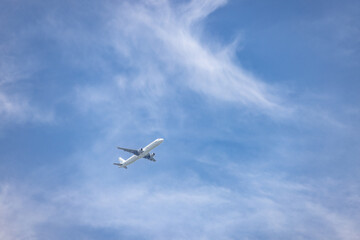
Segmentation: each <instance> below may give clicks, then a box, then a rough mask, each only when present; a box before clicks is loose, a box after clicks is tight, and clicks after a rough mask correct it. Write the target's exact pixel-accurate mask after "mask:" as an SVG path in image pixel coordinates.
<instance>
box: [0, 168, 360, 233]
mask: <svg viewBox="0 0 360 240" xmlns="http://www.w3.org/2000/svg"><path fill="white" fill-rule="evenodd" d="M128 171H129V170H128ZM121 174H122V175H124V174H126V172H125V170H124V171H123V172H121ZM221 174H222V175H223V176H225V177H229V175H228V173H227V172H223V171H222V172H221ZM130 175H131V173H130ZM113 177H114V176H112V177H109V175H104V176H103V177H102V179H101V178H100V177H99V173H97V174H96V176H95V175H93V176H89V178H88V179H87V180H85V181H81V182H78V184H76V186H75V185H73V186H71V187H70V186H67V187H66V186H63V187H61V189H58V190H57V191H51V192H49V191H46V190H43V191H42V192H36V191H33V192H31V191H29V190H26V191H24V188H18V187H17V186H12V187H11V188H9V187H7V186H4V185H2V188H1V192H0V211H1V216H2V217H1V219H0V223H1V229H2V231H0V232H1V237H2V239H41V238H40V236H47V235H46V232H47V231H49V230H48V227H49V226H51V230H50V231H52V235H56V233H57V232H59V233H60V232H62V231H63V228H62V227H64V226H67V227H69V229H70V230H69V231H70V232H69V234H71V235H72V236H76V232H74V233H72V232H71V227H76V226H82V227H83V228H87V229H97V230H99V229H107V231H111V232H113V233H114V234H117V235H119V236H121V237H125V238H131V237H135V238H139V237H140V238H142V237H146V238H156V239H169V238H172V239H184V238H186V239H219V238H221V239H233V238H234V237H235V236H236V237H237V238H242V239H258V237H257V236H264V237H265V238H270V239H288V238H294V237H297V238H298V239H309V238H311V237H314V238H317V239H345V240H352V239H357V238H358V237H359V236H360V232H359V231H358V229H357V228H356V226H357V225H358V222H359V218H358V216H357V215H347V214H346V213H344V212H339V211H338V210H335V209H332V208H331V207H329V206H331V204H327V203H326V199H331V197H332V195H333V194H332V193H331V191H329V192H328V193H327V194H325V195H321V196H320V198H318V197H316V195H314V194H313V193H314V192H321V191H319V190H321V189H327V190H330V188H329V185H328V184H326V182H321V183H318V184H317V185H316V186H310V185H307V184H305V183H294V182H289V181H286V180H285V179H284V178H282V177H279V176H274V175H271V174H264V173H260V172H259V173H251V174H249V173H245V172H243V173H240V174H238V175H237V177H238V178H237V179H236V178H233V179H232V181H233V183H234V184H233V185H232V186H221V184H219V185H217V184H216V185H215V184H209V182H207V181H203V180H201V179H200V178H199V177H198V176H196V175H193V176H191V175H184V176H183V177H182V178H181V179H179V178H174V177H173V176H171V175H169V174H162V175H158V176H152V178H149V179H148V180H146V181H145V179H139V180H134V178H129V175H127V176H125V177H121V175H120V176H119V177H118V178H117V179H116V178H113ZM99 179H101V180H99ZM130 179H132V180H130ZM110 182H112V183H113V184H109V183H110ZM165 183H166V184H165ZM342 187H344V186H342ZM345 189H347V188H345ZM346 191H348V194H349V189H347V190H346ZM352 197H353V196H352V195H351V194H350V195H344V196H343V197H342V199H343V202H344V203H345V204H346V205H347V207H348V208H350V209H351V208H352V209H353V210H356V209H357V206H356V204H357V203H356V202H353V203H351V201H350V200H351V198H352ZM337 204H341V203H337ZM83 236H84V235H83ZM87 238H89V239H92V236H91V235H89V236H88V237H87ZM94 238H96V237H94Z"/></svg>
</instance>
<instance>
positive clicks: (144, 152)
mask: <svg viewBox="0 0 360 240" xmlns="http://www.w3.org/2000/svg"><path fill="white" fill-rule="evenodd" d="M163 141H164V139H163V138H158V139H156V140H155V141H153V142H152V143H150V144H149V145H147V146H146V147H144V148H140V149H139V150H135V149H129V148H122V147H117V148H118V149H121V150H124V151H125V152H129V153H132V154H134V155H132V156H131V157H129V158H128V159H126V160H125V159H122V158H121V157H119V162H120V163H114V165H117V166H119V168H125V169H127V166H128V165H129V164H132V163H133V162H135V161H136V160H139V159H140V158H146V159H148V160H150V161H153V162H155V161H156V160H155V158H154V156H155V153H150V151H151V150H153V149H154V148H156V147H157V146H159V145H160V144H161V143H162V142H163Z"/></svg>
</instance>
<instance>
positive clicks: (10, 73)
mask: <svg viewBox="0 0 360 240" xmlns="http://www.w3.org/2000/svg"><path fill="white" fill-rule="evenodd" d="M12 48H14V47H13V46H10V45H9V44H4V45H2V46H1V47H0V121H1V123H2V122H4V121H8V120H10V121H12V122H26V121H35V122H51V121H53V113H51V112H48V111H43V110H41V109H39V108H38V107H36V106H34V105H33V104H32V103H31V100H30V99H29V97H27V96H25V95H24V94H22V92H17V91H16V90H14V89H20V88H19V87H16V86H17V84H19V82H21V81H23V80H24V79H28V78H29V77H30V76H31V74H32V72H33V71H34V66H33V64H30V63H29V62H26V60H22V63H21V64H20V60H19V59H17V57H16V56H15V54H12V53H11V49H12Z"/></svg>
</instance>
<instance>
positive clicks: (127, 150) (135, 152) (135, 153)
mask: <svg viewBox="0 0 360 240" xmlns="http://www.w3.org/2000/svg"><path fill="white" fill-rule="evenodd" d="M117 148H118V149H121V150H124V151H125V152H129V153H132V154H134V155H139V151H138V150H135V149H129V148H122V147H117Z"/></svg>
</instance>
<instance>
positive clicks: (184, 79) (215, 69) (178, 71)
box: [108, 0, 284, 113]
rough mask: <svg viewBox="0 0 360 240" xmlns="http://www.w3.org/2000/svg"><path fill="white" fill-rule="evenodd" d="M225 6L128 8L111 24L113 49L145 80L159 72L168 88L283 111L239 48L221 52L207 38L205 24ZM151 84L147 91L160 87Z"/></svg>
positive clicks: (206, 3) (150, 3) (210, 3)
mask: <svg viewBox="0 0 360 240" xmlns="http://www.w3.org/2000/svg"><path fill="white" fill-rule="evenodd" d="M225 3H226V1H222V0H221V1H191V2H190V3H187V4H184V3H183V4H178V5H177V4H170V3H169V2H167V1H145V2H142V3H138V4H131V5H130V4H128V3H124V4H122V5H121V7H119V8H118V9H117V10H116V11H115V13H116V14H115V17H114V19H113V20H112V21H110V23H109V25H108V26H109V29H110V32H112V36H113V38H112V45H113V46H115V48H116V49H117V51H118V53H119V54H120V55H121V56H122V57H124V56H125V59H126V60H125V61H126V63H127V64H128V66H129V67H131V68H133V69H136V71H137V73H138V74H139V75H140V76H141V75H142V76H143V78H140V79H146V78H145V77H146V76H148V75H147V74H146V71H147V69H157V70H158V71H159V72H161V74H162V75H163V76H164V77H163V78H162V79H166V82H165V83H164V82H160V83H159V84H161V85H162V86H163V87H164V88H170V87H184V86H185V87H186V88H188V89H191V90H192V91H194V92H196V93H198V94H201V95H203V96H206V97H209V98H212V99H216V100H220V101H224V102H230V103H235V104H239V105H241V106H247V107H256V109H260V111H262V112H270V113H271V112H277V113H279V112H282V111H284V108H283V107H282V106H281V104H280V101H279V97H278V96H277V94H275V91H274V89H273V88H272V87H271V86H269V85H267V84H266V83H265V82H263V81H261V80H259V79H258V78H256V77H255V76H254V75H253V74H251V73H250V72H248V71H246V70H245V69H243V68H242V67H241V66H239V64H236V63H235V61H234V60H233V59H232V55H233V51H234V49H232V48H229V47H222V48H217V50H216V48H215V47H212V46H211V44H209V42H211V41H204V40H203V39H202V37H201V30H199V28H200V27H201V20H202V19H203V18H205V17H206V16H208V15H209V14H210V13H211V12H212V11H214V10H215V9H217V8H219V7H221V6H222V5H223V4H225ZM129 23H130V24H129ZM144 69H145V70H144ZM148 79H149V78H148ZM151 80H152V81H151V83H150V82H148V83H146V82H145V86H146V84H149V85H150V84H157V83H158V82H157V80H156V79H151ZM145 81H146V80H145ZM143 85H144V84H143Z"/></svg>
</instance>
